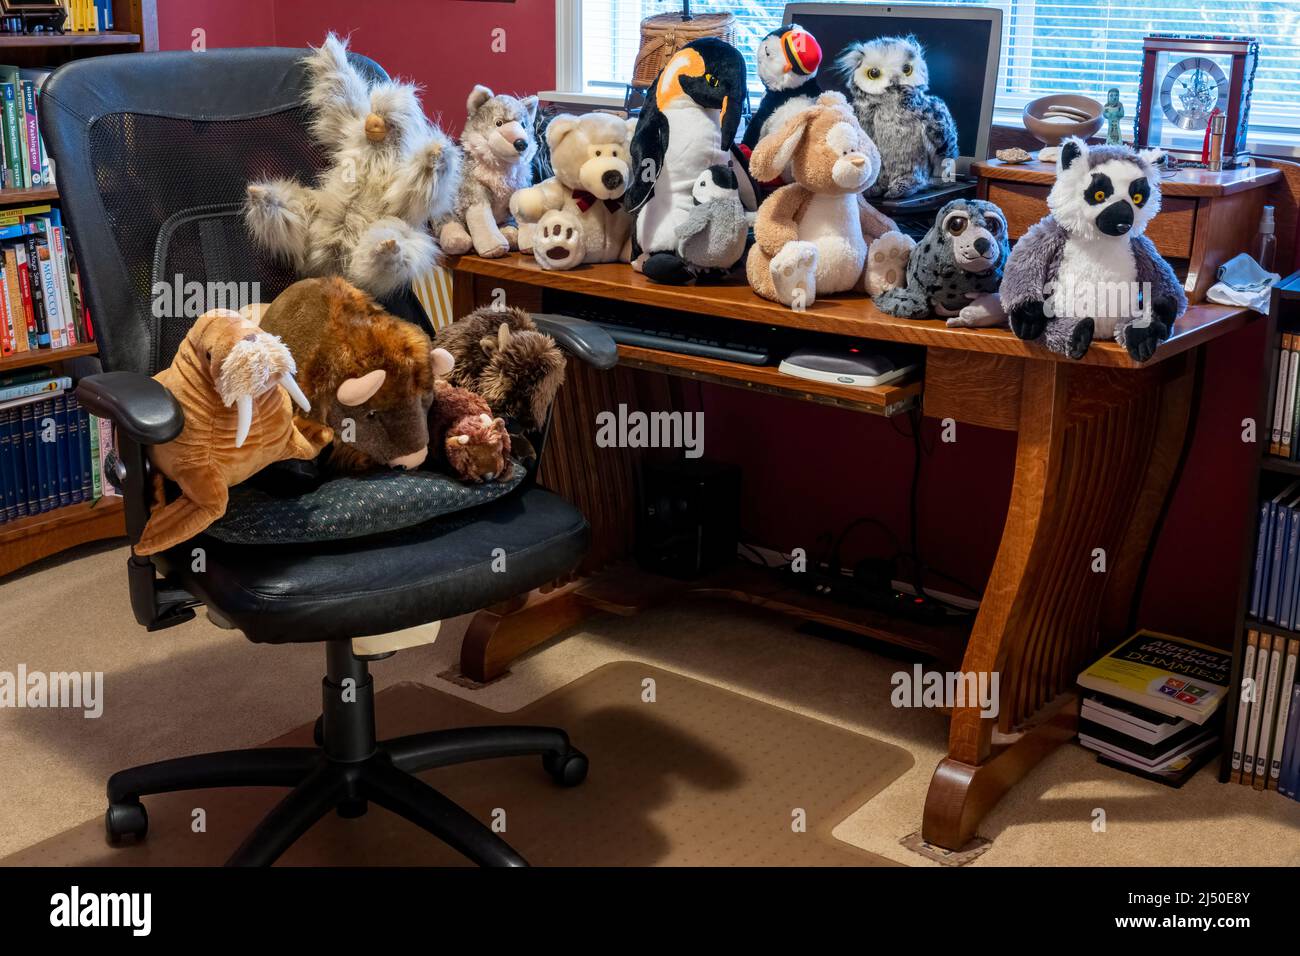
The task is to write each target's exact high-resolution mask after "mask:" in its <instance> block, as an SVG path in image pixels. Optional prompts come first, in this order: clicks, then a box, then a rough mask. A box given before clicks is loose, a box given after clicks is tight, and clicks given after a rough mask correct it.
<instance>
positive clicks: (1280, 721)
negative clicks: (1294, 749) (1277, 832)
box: [1266, 637, 1300, 790]
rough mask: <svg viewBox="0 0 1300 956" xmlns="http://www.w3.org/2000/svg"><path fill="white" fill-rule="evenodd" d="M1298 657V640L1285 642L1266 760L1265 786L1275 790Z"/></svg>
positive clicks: (1299, 641)
mask: <svg viewBox="0 0 1300 956" xmlns="http://www.w3.org/2000/svg"><path fill="white" fill-rule="evenodd" d="M1297 656H1300V638H1295V637H1293V638H1291V639H1290V640H1288V641H1287V645H1286V650H1285V651H1284V652H1283V653H1282V676H1281V679H1280V680H1279V681H1278V691H1277V720H1276V722H1275V723H1274V724H1273V747H1272V750H1271V752H1270V754H1269V758H1268V779H1267V781H1266V786H1267V788H1268V789H1269V790H1276V789H1277V787H1278V781H1279V780H1280V779H1281V777H1282V748H1283V746H1285V744H1286V726H1287V721H1288V719H1289V718H1290V716H1291V686H1292V685H1293V684H1294V683H1295V670H1296V658H1297Z"/></svg>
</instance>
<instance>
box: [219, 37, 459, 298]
mask: <svg viewBox="0 0 1300 956" xmlns="http://www.w3.org/2000/svg"><path fill="white" fill-rule="evenodd" d="M305 62H306V67H307V77H308V91H307V102H308V105H309V106H310V107H311V109H312V119H311V130H312V133H313V136H314V138H315V139H316V141H317V142H318V143H319V144H320V145H321V147H322V148H323V149H324V151H325V154H326V157H327V160H328V162H329V166H328V168H326V169H325V170H324V171H323V172H322V173H320V175H319V176H318V177H317V181H316V185H315V186H304V185H302V184H301V183H299V182H298V181H297V180H295V179H292V178H281V179H271V180H267V181H264V182H259V183H250V184H249V186H248V195H247V200H246V203H245V207H244V216H245V219H246V221H247V223H248V227H249V231H250V232H251V233H252V234H253V237H254V238H255V239H256V240H257V242H258V243H259V244H260V245H262V246H263V247H264V248H265V249H267V250H268V251H270V252H271V253H273V254H275V255H277V256H279V257H281V258H283V259H284V260H286V261H287V262H288V263H289V264H290V265H291V266H292V267H293V268H294V270H295V271H296V272H297V273H298V274H299V275H307V276H321V275H342V276H345V277H346V278H347V279H348V281H349V282H352V283H353V284H354V285H357V286H360V287H361V288H363V289H365V290H366V291H367V292H369V293H371V294H372V295H376V296H384V295H387V294H388V293H390V292H392V291H394V290H395V289H398V288H400V287H402V286H405V285H409V284H410V283H411V281H412V280H413V279H415V278H416V277H418V276H420V275H423V274H424V273H426V272H428V270H429V269H430V268H432V267H433V265H434V264H435V263H436V262H437V260H438V254H439V253H438V246H437V243H435V242H434V240H433V237H432V236H431V235H429V233H428V232H427V228H428V224H429V220H430V219H438V218H441V217H442V216H444V215H445V214H446V213H447V211H448V210H449V209H450V208H451V200H452V197H453V196H454V195H455V193H456V187H457V184H458V183H459V181H460V154H459V152H458V151H457V150H456V147H455V144H454V143H452V141H451V140H450V139H449V138H448V137H447V135H446V134H445V133H443V132H442V130H440V129H439V128H438V127H436V126H434V125H433V124H432V123H430V122H429V121H428V120H427V119H426V118H425V116H424V113H423V111H422V110H421V108H420V101H419V99H418V98H417V97H416V93H415V87H413V86H411V85H410V84H407V83H392V82H385V83H379V84H376V85H375V86H373V87H370V86H367V84H366V81H365V79H364V78H362V76H361V74H359V73H358V72H357V71H356V69H355V68H354V67H353V66H352V64H351V63H350V62H348V56H347V42H346V41H344V40H339V39H338V38H337V37H336V36H334V35H333V34H330V35H329V36H328V37H326V38H325V43H324V44H323V45H322V46H321V47H320V49H318V50H314V51H313V52H312V53H311V55H310V56H308V57H307V58H306V61H305Z"/></svg>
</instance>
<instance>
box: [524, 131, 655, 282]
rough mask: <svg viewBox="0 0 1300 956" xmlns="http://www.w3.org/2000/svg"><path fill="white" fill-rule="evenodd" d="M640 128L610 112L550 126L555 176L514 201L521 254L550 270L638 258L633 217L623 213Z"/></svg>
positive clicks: (549, 146) (552, 163)
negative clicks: (634, 140)
mask: <svg viewBox="0 0 1300 956" xmlns="http://www.w3.org/2000/svg"><path fill="white" fill-rule="evenodd" d="M635 126H636V121H635V120H624V119H619V118H618V117H616V116H611V115H610V114H608V113H587V114H585V115H583V116H573V115H570V114H568V113H562V114H560V115H559V116H556V117H554V118H552V119H551V121H550V123H549V124H547V127H546V145H547V147H548V148H549V149H550V154H551V168H552V170H554V173H555V175H554V176H552V177H551V178H550V179H547V180H544V181H543V182H541V183H538V184H537V185H536V186H529V187H527V188H526V189H521V190H519V191H518V192H516V193H515V194H514V195H513V196H511V197H510V213H511V215H513V216H514V217H515V220H516V222H517V223H518V224H519V251H520V252H531V253H534V254H535V257H536V259H537V262H538V264H539V265H540V266H541V267H542V268H543V269H571V268H573V267H574V266H576V265H579V264H580V263H583V262H626V261H627V260H628V259H630V258H631V249H632V217H631V216H630V215H629V214H628V212H627V211H626V210H625V209H624V208H623V192H624V191H625V190H626V189H627V184H628V180H629V179H630V178H631V166H630V164H631V161H632V157H631V139H632V130H633V129H634V128H635ZM552 213H554V215H552ZM544 218H545V219H546V220H547V224H546V228H545V229H544V230H543V229H541V222H542V220H543V219H544ZM539 234H540V236H541V239H540V240H539V238H538V236H539Z"/></svg>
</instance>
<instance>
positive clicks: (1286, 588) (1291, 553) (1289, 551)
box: [1277, 498, 1300, 628]
mask: <svg viewBox="0 0 1300 956" xmlns="http://www.w3.org/2000/svg"><path fill="white" fill-rule="evenodd" d="M1287 507H1288V508H1289V509H1290V511H1291V515H1292V517H1291V529H1290V533H1289V535H1288V537H1287V544H1286V559H1285V562H1284V566H1285V571H1284V574H1285V577H1284V578H1283V579H1282V603H1281V605H1280V606H1279V609H1278V615H1277V616H1278V623H1280V624H1281V625H1282V626H1283V627H1285V628H1290V627H1291V626H1292V621H1294V620H1295V606H1296V593H1297V592H1300V587H1296V582H1297V578H1300V565H1297V563H1296V561H1297V557H1298V556H1300V498H1296V499H1295V500H1294V501H1292V502H1291V503H1290V504H1289V505H1287Z"/></svg>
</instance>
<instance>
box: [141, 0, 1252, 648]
mask: <svg viewBox="0 0 1300 956" xmlns="http://www.w3.org/2000/svg"><path fill="white" fill-rule="evenodd" d="M159 8H160V9H159V14H158V18H159V35H160V41H161V46H162V48H163V49H188V48H190V45H191V31H192V30H193V29H194V28H195V27H203V28H204V29H205V30H206V31H207V38H206V39H207V45H208V46H210V47H216V46H256V45H266V44H275V45H278V46H305V45H307V44H309V43H319V42H320V41H321V39H322V38H323V37H324V36H325V34H326V33H327V32H328V31H330V30H333V31H335V32H336V33H340V34H347V33H351V35H352V46H353V48H354V49H356V50H357V51H359V52H361V53H365V54H367V55H368V56H370V57H372V58H374V59H375V60H376V61H377V62H379V63H381V64H382V65H383V66H384V68H385V69H387V70H388V71H389V72H390V73H391V74H393V75H400V76H402V77H403V78H407V79H412V80H415V81H416V82H418V83H420V84H421V85H422V86H423V87H424V89H425V93H424V102H425V106H426V109H427V110H428V112H429V113H430V115H431V116H434V117H440V118H441V121H442V123H443V125H444V127H445V128H447V129H448V130H450V131H453V132H455V131H458V130H459V128H460V124H461V121H462V118H463V113H464V108H465V107H464V102H465V97H466V95H467V94H468V92H469V90H470V88H471V87H472V86H473V84H474V83H484V84H486V85H488V86H491V87H492V88H493V89H495V90H498V91H502V92H512V93H521V94H522V93H529V92H535V91H536V90H539V89H549V88H552V87H553V86H554V83H555V5H554V2H553V0H519V2H517V3H488V2H481V0H434V2H419V0H363V2H358V0H260V2H259V0H165V2H163V3H160V4H159ZM496 28H502V29H504V31H505V33H504V39H505V46H506V48H505V50H504V52H493V50H492V43H493V38H494V35H493V30H494V29H496ZM1261 332H1262V327H1258V326H1257V327H1255V328H1253V329H1249V330H1246V331H1243V332H1241V333H1238V334H1236V335H1233V336H1230V337H1229V338H1228V339H1227V340H1223V341H1219V342H1215V343H1213V344H1212V345H1210V346H1209V348H1208V350H1207V354H1206V375H1205V386H1204V390H1203V394H1202V396H1201V399H1200V408H1199V424H1198V427H1197V432H1196V436H1195V439H1194V442H1193V445H1192V448H1191V451H1190V455H1189V458H1188V461H1187V466H1186V468H1185V470H1184V472H1183V475H1182V477H1181V478H1180V480H1179V484H1178V488H1177V492H1176V495H1175V498H1174V501H1173V504H1172V507H1171V509H1170V512H1169V515H1168V519H1167V521H1166V524H1165V527H1164V530H1163V532H1162V534H1161V537H1160V539H1159V541H1158V544H1157V548H1156V552H1155V557H1154V560H1153V562H1152V567H1151V573H1150V577H1149V579H1148V586H1147V589H1146V591H1145V593H1144V595H1143V600H1142V605H1141V623H1142V624H1143V625H1145V626H1148V627H1153V628H1157V629H1160V630H1167V631H1172V632H1174V633H1178V634H1183V635H1186V636H1188V637H1192V638H1200V639H1203V640H1207V641H1211V642H1215V643H1220V644H1226V643H1228V642H1230V641H1231V639H1232V627H1233V624H1232V615H1233V613H1234V610H1235V601H1236V589H1237V582H1238V574H1239V570H1240V569H1239V564H1238V562H1239V557H1240V547H1241V540H1242V539H1241V535H1242V526H1241V523H1242V514H1243V508H1242V501H1243V499H1244V497H1245V496H1246V495H1247V494H1249V493H1252V490H1251V489H1249V483H1250V478H1249V476H1250V474H1251V470H1250V469H1251V456H1252V455H1253V454H1254V451H1253V449H1252V448H1251V446H1247V445H1244V444H1243V443H1242V442H1241V440H1240V434H1241V420H1242V419H1243V418H1244V417H1246V416H1248V415H1250V414H1252V413H1253V402H1254V399H1255V394H1256V392H1255V384H1254V383H1255V375H1256V372H1257V369H1258V362H1259V355H1260V349H1261V348H1262V347H1263V343H1262V340H1261ZM699 399H700V402H701V407H702V408H703V409H704V411H705V422H706V429H707V431H706V435H707V442H706V454H707V455H709V456H710V457H716V458H720V459H724V460H731V461H737V462H741V463H743V464H744V467H745V493H744V497H743V500H742V502H741V508H742V528H744V529H745V532H746V534H747V535H748V536H749V537H750V539H751V540H754V541H757V542H761V543H764V544H768V545H771V546H773V547H778V548H781V549H789V548H792V547H805V548H808V549H809V550H810V552H811V551H812V549H813V548H815V539H816V538H817V536H818V535H819V534H821V533H823V532H827V533H832V534H838V533H839V532H840V531H841V530H842V529H843V528H844V527H845V526H846V525H847V524H848V523H849V522H850V521H852V520H854V519H855V518H858V517H859V516H870V517H872V518H875V519H878V520H879V521H880V522H881V523H882V524H884V526H885V527H886V528H888V529H889V531H890V532H892V534H893V536H894V537H896V538H897V539H898V540H899V541H900V542H901V543H902V544H903V546H907V543H908V541H907V538H908V532H909V527H908V523H909V522H908V488H909V483H910V481H911V476H912V443H911V439H910V438H908V437H907V436H906V434H904V433H905V432H906V429H907V428H908V423H907V422H906V421H900V422H896V423H894V424H891V423H889V422H886V421H882V420H880V419H876V418H873V417H870V416H866V415H861V414H858V413H854V412H848V411H843V410H840V409H834V408H824V407H815V406H808V405H801V404H797V403H793V402H789V401H785V400H782V399H778V398H771V397H765V396H758V395H752V394H748V393H743V392H739V391H736V390H733V389H727V388H722V387H709V386H706V387H704V388H703V389H702V390H701V392H700V393H699ZM922 434H923V438H924V445H925V447H926V448H927V449H928V451H927V452H926V453H925V454H924V455H923V458H922V465H921V484H920V489H921V509H920V520H919V540H920V551H921V554H922V555H923V556H924V558H925V559H926V561H927V562H928V563H929V565H930V566H931V567H932V568H935V569H937V570H939V571H943V572H946V573H947V574H950V575H953V576H954V577H956V578H957V579H959V580H961V581H965V582H968V583H970V584H971V585H973V586H975V588H976V589H979V588H982V586H983V584H984V582H985V580H986V579H987V577H988V573H989V571H990V569H991V568H992V564H993V557H994V553H995V550H996V546H997V541H998V536H999V534H1000V533H1001V528H1002V523H1003V521H1004V520H1005V516H1006V507H1007V501H1008V498H1009V494H1010V488H1011V475H1012V464H1013V459H1014V452H1015V445H1014V436H1012V435H1010V434H1008V433H1005V432H998V431H992V430H987V429H978V428H974V427H961V428H960V431H959V434H958V440H957V442H955V443H952V444H946V443H943V442H940V441H938V435H937V423H935V422H934V421H931V420H926V422H925V425H924V427H923V430H922ZM1115 493H1116V494H1124V493H1126V489H1115ZM893 550H894V545H893V543H892V542H891V541H890V540H889V536H888V535H887V534H885V533H884V532H882V531H880V530H879V529H876V528H867V527H863V528H859V529H858V530H857V531H855V532H854V534H853V536H852V538H851V539H850V540H849V541H848V542H847V543H846V546H845V550H844V554H843V556H844V557H845V558H847V559H849V560H856V559H857V558H858V557H862V556H866V555H873V556H874V555H886V556H887V555H889V554H891V553H892V552H893ZM933 584H934V586H940V585H941V582H940V581H938V580H937V579H936V580H934V582H933ZM953 589H954V590H956V591H958V592H960V588H957V587H955V586H954V587H953Z"/></svg>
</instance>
